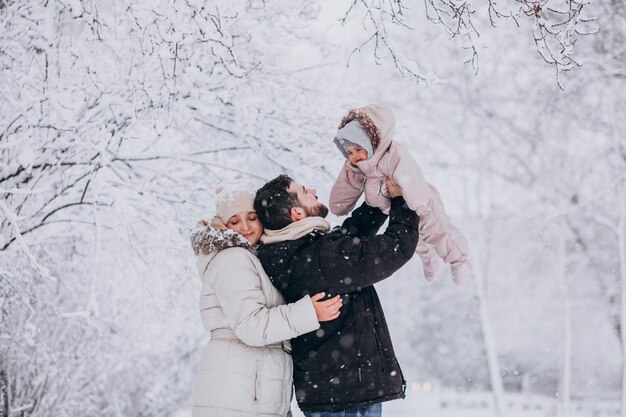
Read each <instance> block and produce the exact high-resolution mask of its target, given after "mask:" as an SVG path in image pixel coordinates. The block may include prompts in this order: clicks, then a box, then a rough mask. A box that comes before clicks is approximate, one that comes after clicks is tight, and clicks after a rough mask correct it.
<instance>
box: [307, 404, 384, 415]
mask: <svg viewBox="0 0 626 417" xmlns="http://www.w3.org/2000/svg"><path fill="white" fill-rule="evenodd" d="M382 413H383V405H382V404H374V405H370V406H368V407H359V408H348V409H346V410H341V411H313V412H308V411H305V412H304V415H305V416H306V417H381V415H382Z"/></svg>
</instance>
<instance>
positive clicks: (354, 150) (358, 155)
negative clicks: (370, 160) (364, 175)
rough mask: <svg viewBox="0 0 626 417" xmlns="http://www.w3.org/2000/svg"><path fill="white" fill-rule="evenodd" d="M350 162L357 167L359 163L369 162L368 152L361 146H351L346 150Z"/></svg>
mask: <svg viewBox="0 0 626 417" xmlns="http://www.w3.org/2000/svg"><path fill="white" fill-rule="evenodd" d="M346 153H347V154H348V160H349V161H350V163H351V164H352V165H355V166H356V163H357V162H359V161H367V151H366V150H365V149H363V148H361V147H360V146H350V147H349V148H348V149H346Z"/></svg>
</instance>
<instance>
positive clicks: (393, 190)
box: [387, 177, 402, 198]
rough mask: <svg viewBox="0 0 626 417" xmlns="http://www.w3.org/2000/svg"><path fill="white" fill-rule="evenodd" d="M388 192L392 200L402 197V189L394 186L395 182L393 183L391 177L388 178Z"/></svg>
mask: <svg viewBox="0 0 626 417" xmlns="http://www.w3.org/2000/svg"><path fill="white" fill-rule="evenodd" d="M387 192H388V193H389V196H390V197H391V198H394V197H400V196H401V195H402V188H400V186H399V185H397V184H394V183H393V181H391V177H387Z"/></svg>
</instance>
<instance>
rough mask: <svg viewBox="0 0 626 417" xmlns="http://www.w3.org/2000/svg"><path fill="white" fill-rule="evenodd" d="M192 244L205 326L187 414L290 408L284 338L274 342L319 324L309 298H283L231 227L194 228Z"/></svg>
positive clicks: (270, 412)
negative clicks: (206, 338) (292, 300)
mask: <svg viewBox="0 0 626 417" xmlns="http://www.w3.org/2000/svg"><path fill="white" fill-rule="evenodd" d="M192 245H193V248H194V251H195V253H196V255H197V256H198V258H197V264H198V269H199V272H200V277H201V279H202V292H201V296H200V312H201V316H202V323H203V325H204V328H205V329H206V330H208V331H211V333H212V337H211V341H210V342H208V344H207V346H206V348H205V350H204V353H203V355H202V359H201V361H200V365H199V369H198V373H197V375H196V381H195V385H194V393H193V417H209V416H211V417H217V416H219V417H229V416H233V417H234V416H244V417H252V416H268V417H269V416H277V417H278V416H280V417H284V416H286V415H289V414H290V403H291V394H292V362H291V356H290V355H289V354H288V353H286V352H285V350H288V347H289V342H285V345H286V346H283V343H281V342H282V341H285V340H289V339H291V338H294V337H296V336H299V335H301V334H304V333H308V332H311V331H313V330H316V329H318V328H319V323H318V321H317V317H316V315H315V310H314V308H313V304H312V302H311V299H310V298H309V297H308V296H307V297H304V298H302V299H300V300H299V301H297V302H295V303H292V304H285V301H284V299H283V297H282V296H281V295H280V293H279V292H278V291H277V290H276V289H275V288H274V286H273V285H272V283H271V281H270V279H269V278H268V276H267V274H266V273H265V271H264V270H263V267H262V266H261V263H260V262H259V260H258V258H257V257H256V256H255V255H254V254H253V253H252V251H251V248H250V247H249V245H248V242H247V241H246V240H245V239H244V238H243V237H242V236H241V235H239V234H237V233H235V232H233V231H230V230H227V231H217V230H215V229H212V228H211V227H210V226H208V227H206V228H203V229H201V230H198V231H196V232H194V234H193V235H192ZM283 347H285V350H283Z"/></svg>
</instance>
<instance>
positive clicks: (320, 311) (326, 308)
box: [311, 292, 343, 323]
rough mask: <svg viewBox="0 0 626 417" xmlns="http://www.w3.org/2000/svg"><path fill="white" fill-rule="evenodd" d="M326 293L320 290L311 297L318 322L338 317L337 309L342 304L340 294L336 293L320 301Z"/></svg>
mask: <svg viewBox="0 0 626 417" xmlns="http://www.w3.org/2000/svg"><path fill="white" fill-rule="evenodd" d="M325 295H326V293H323V292H320V293H318V294H315V295H314V296H312V297H311V301H312V302H313V308H315V314H316V315H317V321H319V322H320V323H321V322H323V321H331V320H335V319H336V318H337V317H339V314H341V313H339V309H340V308H341V306H342V305H343V300H342V299H341V296H339V295H336V296H335V297H333V298H330V299H328V300H326V301H320V300H321V299H322V298H324V296H325Z"/></svg>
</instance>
